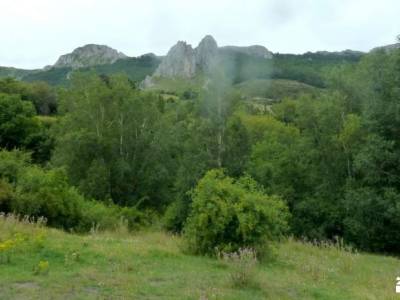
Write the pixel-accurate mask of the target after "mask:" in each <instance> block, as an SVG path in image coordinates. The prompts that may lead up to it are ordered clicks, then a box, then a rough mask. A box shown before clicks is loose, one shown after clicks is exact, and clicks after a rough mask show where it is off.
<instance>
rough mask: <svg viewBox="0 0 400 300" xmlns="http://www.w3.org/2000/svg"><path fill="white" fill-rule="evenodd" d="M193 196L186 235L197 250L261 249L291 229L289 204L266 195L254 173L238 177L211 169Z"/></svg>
mask: <svg viewBox="0 0 400 300" xmlns="http://www.w3.org/2000/svg"><path fill="white" fill-rule="evenodd" d="M192 199H193V205H192V211H191V214H190V216H189V218H188V220H187V223H186V225H185V228H184V235H185V238H186V241H187V245H188V248H189V251H191V252H193V253H198V254H213V253H214V254H215V251H216V249H218V250H219V251H225V252H232V251H237V250H238V249H239V248H242V247H253V248H256V249H260V248H262V247H263V246H264V245H265V243H266V242H267V241H269V240H274V239H277V238H279V237H280V236H282V234H283V233H284V232H285V231H286V230H287V221H288V217H289V213H288V210H287V207H286V204H285V203H284V202H283V201H282V200H281V199H280V198H278V197H276V196H268V195H265V194H264V193H263V191H262V190H261V189H260V188H259V187H258V186H257V184H256V182H255V181H254V180H253V179H251V178H250V177H243V178H241V179H239V180H236V181H235V180H234V179H232V178H230V177H228V176H226V175H225V174H224V172H223V171H222V170H211V171H209V172H208V173H207V174H206V175H205V176H204V177H203V178H202V179H201V180H200V181H199V183H198V185H197V187H196V188H195V189H194V191H193V195H192Z"/></svg>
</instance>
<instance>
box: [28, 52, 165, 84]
mask: <svg viewBox="0 0 400 300" xmlns="http://www.w3.org/2000/svg"><path fill="white" fill-rule="evenodd" d="M159 64H160V59H159V58H157V57H156V56H155V55H143V56H140V57H137V58H136V57H130V58H125V59H119V60H117V61H115V62H114V63H112V64H104V65H98V66H93V67H87V68H81V69H79V70H80V71H89V70H93V71H95V72H97V73H98V74H104V75H111V74H117V73H124V74H126V75H127V76H128V77H129V78H130V79H131V80H134V81H142V80H143V79H144V78H145V77H146V76H147V75H150V74H152V73H153V72H154V71H155V69H156V68H157V66H158V65H159ZM73 71H74V69H72V68H51V69H48V70H43V71H40V72H37V73H33V74H28V75H26V76H24V77H23V78H22V79H23V80H25V81H37V80H39V81H45V82H48V83H49V84H52V85H65V84H67V83H68V78H69V76H70V74H71V73H72V72H73Z"/></svg>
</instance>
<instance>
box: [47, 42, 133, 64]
mask: <svg viewBox="0 0 400 300" xmlns="http://www.w3.org/2000/svg"><path fill="white" fill-rule="evenodd" d="M121 58H127V56H126V55H125V54H123V53H121V52H118V51H117V50H115V49H113V48H110V47H108V46H105V45H95V44H88V45H85V46H83V47H79V48H76V49H75V50H74V51H72V52H71V53H68V54H65V55H62V56H60V58H59V59H58V60H57V62H56V63H55V64H54V65H53V67H54V68H65V67H69V68H73V69H79V68H84V67H90V66H95V65H104V64H112V63H114V62H115V61H117V60H118V59H121Z"/></svg>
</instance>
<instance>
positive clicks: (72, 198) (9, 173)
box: [0, 150, 144, 232]
mask: <svg viewBox="0 0 400 300" xmlns="http://www.w3.org/2000/svg"><path fill="white" fill-rule="evenodd" d="M0 212H5V213H9V212H12V213H15V214H17V215H22V216H24V215H29V216H31V217H36V218H37V217H45V218H46V219H47V224H48V225H50V226H53V227H59V228H64V229H73V230H76V231H80V232H84V231H89V230H90V229H91V228H92V227H93V226H96V228H99V229H113V228H116V227H117V226H118V225H119V224H120V223H121V220H122V219H123V220H125V221H126V222H127V223H128V226H129V228H130V229H132V228H134V227H135V226H136V225H137V224H140V223H141V222H142V221H143V219H144V217H143V214H142V213H140V212H139V211H138V210H137V209H136V208H128V207H120V206H117V205H106V204H105V203H102V202H97V201H93V200H88V199H85V198H84V196H83V195H81V194H80V193H79V192H78V190H77V189H76V188H74V187H72V186H70V185H69V183H68V179H67V176H66V174H65V172H64V170H63V169H51V170H45V169H43V168H41V167H38V166H34V165H31V164H30V163H29V155H28V154H26V153H24V152H22V151H16V150H15V151H5V150H3V151H0Z"/></svg>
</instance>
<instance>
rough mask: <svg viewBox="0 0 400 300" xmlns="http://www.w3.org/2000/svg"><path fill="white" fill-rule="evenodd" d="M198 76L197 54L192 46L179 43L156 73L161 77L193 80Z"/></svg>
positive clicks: (155, 74) (169, 52)
mask: <svg viewBox="0 0 400 300" xmlns="http://www.w3.org/2000/svg"><path fill="white" fill-rule="evenodd" d="M195 74H196V54H195V51H194V50H193V48H192V46H191V45H189V44H186V42H183V41H179V42H178V43H177V44H176V45H175V46H173V47H172V48H171V49H170V50H169V51H168V54H167V56H166V57H164V59H163V60H162V62H161V64H160V65H159V66H158V68H157V70H156V71H155V73H154V76H159V77H184V78H192V77H194V75H195Z"/></svg>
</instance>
